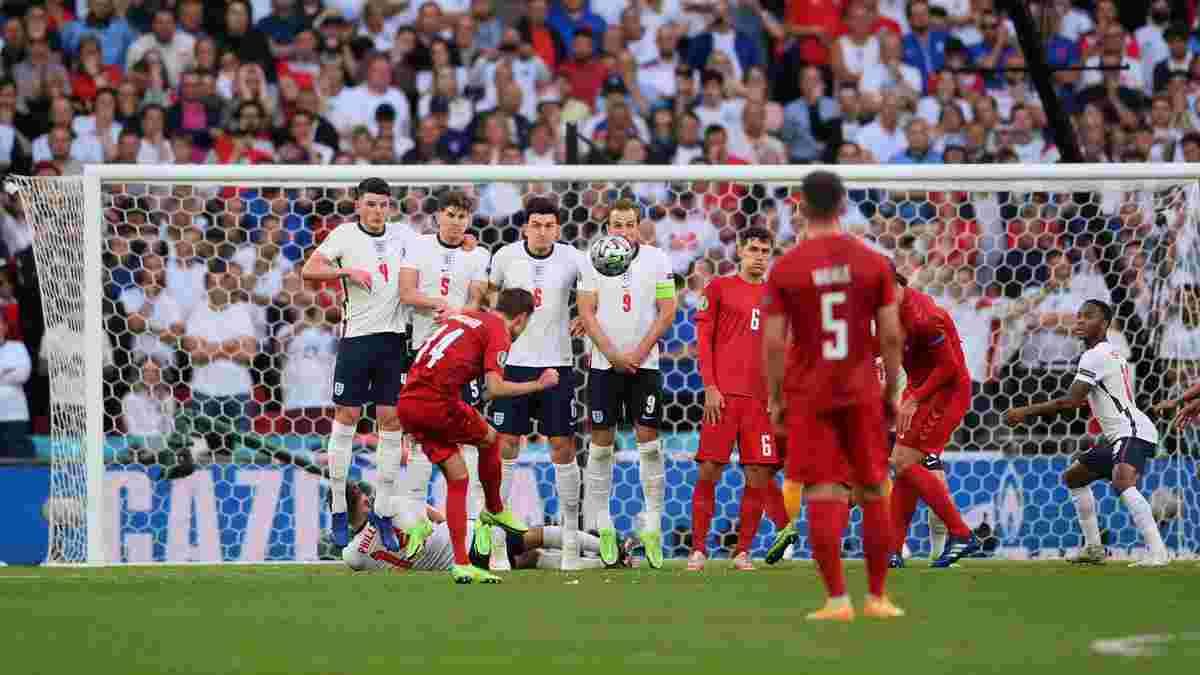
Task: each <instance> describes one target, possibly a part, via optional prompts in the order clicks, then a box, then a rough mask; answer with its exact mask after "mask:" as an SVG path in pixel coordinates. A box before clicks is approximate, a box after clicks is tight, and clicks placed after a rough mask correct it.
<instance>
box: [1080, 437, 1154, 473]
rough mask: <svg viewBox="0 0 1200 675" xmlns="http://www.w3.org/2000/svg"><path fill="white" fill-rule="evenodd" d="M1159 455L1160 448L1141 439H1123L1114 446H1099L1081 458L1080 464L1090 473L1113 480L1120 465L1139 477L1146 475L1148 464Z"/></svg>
mask: <svg viewBox="0 0 1200 675" xmlns="http://www.w3.org/2000/svg"><path fill="white" fill-rule="evenodd" d="M1156 454H1158V446H1157V445H1155V444H1153V443H1151V442H1150V441H1145V440H1142V439H1140V438H1132V437H1130V438H1122V439H1120V440H1118V441H1117V442H1115V443H1113V444H1112V445H1097V446H1095V447H1093V448H1092V449H1090V450H1088V451H1087V452H1085V453H1083V454H1082V455H1080V456H1079V458H1078V462H1079V463H1080V464H1082V465H1084V466H1086V467H1087V468H1088V470H1089V471H1091V472H1092V473H1094V474H1096V475H1097V476H1100V477H1101V478H1106V479H1108V480H1112V476H1113V469H1116V468H1117V465H1118V464H1128V465H1130V466H1132V467H1133V468H1135V469H1137V472H1138V475H1139V476H1140V475H1142V474H1145V473H1146V462H1147V461H1148V460H1150V459H1153V458H1154V456H1155V455H1156Z"/></svg>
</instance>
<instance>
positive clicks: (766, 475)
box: [745, 465, 771, 488]
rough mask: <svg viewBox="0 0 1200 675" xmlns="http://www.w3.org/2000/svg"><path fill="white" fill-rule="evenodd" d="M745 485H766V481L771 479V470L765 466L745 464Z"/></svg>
mask: <svg viewBox="0 0 1200 675" xmlns="http://www.w3.org/2000/svg"><path fill="white" fill-rule="evenodd" d="M745 469H746V485H749V486H750V487H752V488H761V487H766V485H767V481H769V480H771V471H770V469H768V468H767V467H765V466H754V465H751V466H747V467H746V468H745Z"/></svg>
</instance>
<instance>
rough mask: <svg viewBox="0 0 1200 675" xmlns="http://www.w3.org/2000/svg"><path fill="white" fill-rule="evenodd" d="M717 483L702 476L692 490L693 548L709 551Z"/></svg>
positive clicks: (702, 551)
mask: <svg viewBox="0 0 1200 675" xmlns="http://www.w3.org/2000/svg"><path fill="white" fill-rule="evenodd" d="M716 489H717V484H716V483H714V482H712V481H711V480H704V479H703V478H701V479H700V480H697V481H696V488H695V489H694V490H693V491H692V550H693V551H700V552H701V553H705V554H707V553H708V528H709V526H710V525H712V517H713V500H714V497H713V493H714V492H716Z"/></svg>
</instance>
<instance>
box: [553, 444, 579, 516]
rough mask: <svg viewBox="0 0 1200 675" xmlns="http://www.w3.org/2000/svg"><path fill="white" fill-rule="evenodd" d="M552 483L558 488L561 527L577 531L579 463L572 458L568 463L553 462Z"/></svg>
mask: <svg viewBox="0 0 1200 675" xmlns="http://www.w3.org/2000/svg"><path fill="white" fill-rule="evenodd" d="M554 484H555V486H556V487H557V488H558V508H559V512H560V513H561V514H562V524H563V529H564V530H568V531H569V532H575V531H578V530H579V465H578V464H576V463H575V461H574V460H572V461H571V462H570V463H568V464H555V465H554Z"/></svg>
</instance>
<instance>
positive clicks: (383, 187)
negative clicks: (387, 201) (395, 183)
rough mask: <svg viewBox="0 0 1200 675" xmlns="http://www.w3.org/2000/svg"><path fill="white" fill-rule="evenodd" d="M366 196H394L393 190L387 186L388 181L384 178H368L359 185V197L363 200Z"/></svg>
mask: <svg viewBox="0 0 1200 675" xmlns="http://www.w3.org/2000/svg"><path fill="white" fill-rule="evenodd" d="M366 195H383V196H385V197H391V196H392V188H391V186H389V185H388V184H387V181H386V180H384V179H382V178H367V179H365V180H363V182H361V183H359V184H358V196H359V198H360V199H361V198H362V197H364V196H366Z"/></svg>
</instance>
